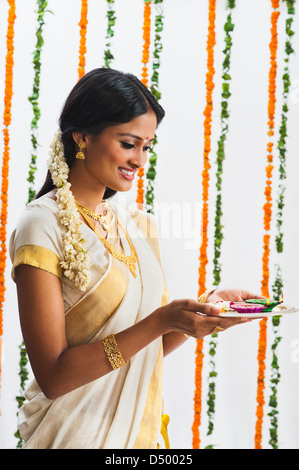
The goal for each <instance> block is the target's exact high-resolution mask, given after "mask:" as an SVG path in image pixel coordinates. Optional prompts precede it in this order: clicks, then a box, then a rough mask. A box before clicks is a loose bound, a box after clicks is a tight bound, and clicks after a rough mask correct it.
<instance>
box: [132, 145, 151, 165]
mask: <svg viewBox="0 0 299 470" xmlns="http://www.w3.org/2000/svg"><path fill="white" fill-rule="evenodd" d="M146 160H147V152H145V151H144V150H143V148H142V149H136V152H134V156H132V159H131V160H130V163H132V164H133V165H135V166H137V167H138V168H142V167H144V165H145V164H146Z"/></svg>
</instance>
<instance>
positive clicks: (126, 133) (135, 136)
mask: <svg viewBox="0 0 299 470" xmlns="http://www.w3.org/2000/svg"><path fill="white" fill-rule="evenodd" d="M118 135H122V136H123V135H129V136H130V137H134V138H135V139H138V140H142V141H143V140H144V139H142V137H139V136H138V135H134V134H130V133H129V132H125V133H121V134H118ZM153 140H154V138H153V139H149V140H148V142H152V141H153Z"/></svg>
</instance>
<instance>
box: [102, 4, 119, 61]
mask: <svg viewBox="0 0 299 470" xmlns="http://www.w3.org/2000/svg"><path fill="white" fill-rule="evenodd" d="M107 6H108V9H107V15H106V16H107V20H108V24H107V33H106V39H107V42H106V44H105V51H104V63H105V67H107V68H108V69H109V68H110V66H111V62H112V60H114V56H113V54H112V52H111V50H110V48H111V39H112V38H113V36H114V29H113V28H114V26H115V20H116V16H115V11H114V10H113V7H114V0H107Z"/></svg>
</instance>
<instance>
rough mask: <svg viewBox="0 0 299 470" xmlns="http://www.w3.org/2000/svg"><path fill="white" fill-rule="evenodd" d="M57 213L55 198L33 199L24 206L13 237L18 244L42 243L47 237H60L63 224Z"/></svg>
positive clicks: (53, 238)
mask: <svg viewBox="0 0 299 470" xmlns="http://www.w3.org/2000/svg"><path fill="white" fill-rule="evenodd" d="M57 214H58V208H57V203H56V201H55V200H54V199H51V198H49V197H46V196H42V197H40V198H38V199H35V200H33V201H31V202H30V203H29V204H27V206H26V207H25V208H24V210H23V213H22V214H21V216H20V218H19V220H18V222H17V224H16V226H15V229H14V231H13V233H12V238H13V239H14V241H15V242H16V243H17V244H42V241H43V240H45V239H51V240H55V239H57V238H60V234H61V224H60V223H59V219H58V215H57Z"/></svg>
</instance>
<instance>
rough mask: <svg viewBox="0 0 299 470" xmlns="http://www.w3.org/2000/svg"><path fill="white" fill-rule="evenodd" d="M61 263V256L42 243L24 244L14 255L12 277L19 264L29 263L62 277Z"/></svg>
mask: <svg viewBox="0 0 299 470" xmlns="http://www.w3.org/2000/svg"><path fill="white" fill-rule="evenodd" d="M59 263H60V258H59V256H58V255H57V254H56V253H54V251H52V250H49V248H45V247H44V246H40V245H22V246H20V247H19V248H18V249H17V250H16V252H15V255H14V257H13V266H12V277H14V270H15V268H16V267H17V266H19V265H20V264H27V265H30V266H34V267H35V268H40V269H43V270H44V271H48V272H49V273H52V274H54V275H55V276H57V277H59V278H60V279H61V278H62V270H61V267H60V265H59Z"/></svg>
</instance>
